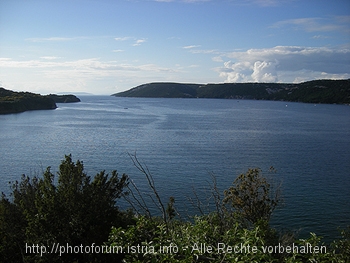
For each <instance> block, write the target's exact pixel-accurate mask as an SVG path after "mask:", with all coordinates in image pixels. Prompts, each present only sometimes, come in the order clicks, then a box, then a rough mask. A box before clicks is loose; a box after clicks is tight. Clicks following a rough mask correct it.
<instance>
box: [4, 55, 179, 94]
mask: <svg viewBox="0 0 350 263" xmlns="http://www.w3.org/2000/svg"><path fill="white" fill-rule="evenodd" d="M176 73H177V70H176V69H175V70H174V69H171V68H167V67H162V66H159V65H156V64H128V63H118V62H117V61H102V60H101V59H99V58H88V59H79V60H70V61H62V60H50V59H49V60H48V59H37V60H14V59H11V58H0V79H1V81H2V83H3V85H4V86H5V88H8V89H13V90H24V89H25V90H31V91H35V92H39V93H55V92H59V91H61V90H62V89H64V90H71V91H72V92H73V91H87V92H92V93H96V92H97V93H99V94H106V93H107V92H109V91H108V90H110V88H111V87H115V85H116V83H122V82H123V84H122V85H123V86H124V88H123V89H126V88H131V87H132V86H134V85H136V84H140V83H139V82H143V81H144V82H148V81H149V80H148V79H149V78H152V80H154V79H162V78H164V77H166V76H171V75H172V74H176ZM19 75H20V76H21V78H18V76H19ZM135 82H136V83H135ZM97 87H102V89H100V90H98V88H97ZM113 92H116V91H115V90H113V91H112V92H110V94H111V93H113Z"/></svg>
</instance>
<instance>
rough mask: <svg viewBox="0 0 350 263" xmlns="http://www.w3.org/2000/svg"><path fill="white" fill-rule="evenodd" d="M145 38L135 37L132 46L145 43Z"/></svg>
mask: <svg viewBox="0 0 350 263" xmlns="http://www.w3.org/2000/svg"><path fill="white" fill-rule="evenodd" d="M145 42H146V39H137V40H136V42H135V43H134V44H133V46H134V47H136V46H140V45H141V44H142V43H145Z"/></svg>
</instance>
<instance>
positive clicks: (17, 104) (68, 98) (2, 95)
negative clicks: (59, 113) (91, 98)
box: [0, 87, 80, 114]
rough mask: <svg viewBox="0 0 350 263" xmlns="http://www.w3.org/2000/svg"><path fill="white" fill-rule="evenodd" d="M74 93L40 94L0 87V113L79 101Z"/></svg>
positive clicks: (52, 106) (50, 106)
mask: <svg viewBox="0 0 350 263" xmlns="http://www.w3.org/2000/svg"><path fill="white" fill-rule="evenodd" d="M79 101H80V99H79V98H77V97H75V96H74V95H55V94H50V95H45V96H44V95H40V94H36V93H31V92H15V91H11V90H7V89H4V88H1V87H0V114H10V113H19V112H24V111H30V110H51V109H56V108H57V105H56V103H64V102H79Z"/></svg>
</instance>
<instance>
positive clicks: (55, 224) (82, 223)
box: [0, 155, 129, 262]
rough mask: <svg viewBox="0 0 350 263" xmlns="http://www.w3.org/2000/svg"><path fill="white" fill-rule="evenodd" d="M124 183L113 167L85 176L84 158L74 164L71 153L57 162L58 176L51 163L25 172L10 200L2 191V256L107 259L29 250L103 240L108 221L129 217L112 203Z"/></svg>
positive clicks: (112, 223) (122, 222) (34, 259)
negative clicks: (41, 169) (40, 171)
mask: <svg viewBox="0 0 350 263" xmlns="http://www.w3.org/2000/svg"><path fill="white" fill-rule="evenodd" d="M127 184H128V177H127V176H126V175H125V174H123V175H122V176H118V174H117V172H116V171H113V172H112V174H111V175H108V174H106V173H105V172H104V171H102V172H100V173H98V174H97V175H96V176H95V177H94V178H91V177H90V176H87V174H86V173H85V172H84V166H83V163H82V162H80V161H77V162H76V163H74V162H73V161H72V158H71V156H70V155H69V156H65V160H63V161H62V163H61V165H60V166H59V172H58V177H57V178H56V177H55V175H54V174H52V173H51V170H50V167H48V168H47V170H46V171H45V172H44V174H43V176H42V177H33V178H29V177H27V176H23V177H22V180H21V182H15V183H14V185H13V187H12V194H11V199H8V198H7V197H6V196H5V195H4V194H3V196H2V199H1V201H0V261H1V262H74V261H77V262H78V261H79V262H95V261H96V260H100V262H102V261H104V262H105V260H107V258H106V256H105V255H103V254H85V253H64V254H62V255H58V254H57V253H45V254H38V253H33V251H37V249H36V248H37V247H35V246H36V245H39V246H40V248H44V246H45V247H46V248H47V250H48V251H50V252H57V249H56V248H54V249H53V250H51V248H52V246H56V245H57V246H58V244H59V245H65V244H70V245H72V246H76V245H79V246H80V245H83V246H85V245H91V244H93V243H94V244H96V245H101V244H103V242H104V241H106V240H107V238H108V234H109V232H110V229H111V227H112V226H122V225H126V221H129V219H128V215H127V213H125V212H121V211H119V209H118V207H117V206H116V201H117V199H119V198H120V197H121V196H122V194H124V191H125V190H124V188H125V187H126V186H127ZM33 245H34V247H33ZM28 246H31V248H30V249H29V247H28ZM28 252H31V253H28Z"/></svg>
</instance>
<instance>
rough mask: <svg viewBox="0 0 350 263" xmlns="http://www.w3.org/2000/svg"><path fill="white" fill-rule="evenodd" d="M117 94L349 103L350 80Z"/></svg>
mask: <svg viewBox="0 0 350 263" xmlns="http://www.w3.org/2000/svg"><path fill="white" fill-rule="evenodd" d="M113 96H117V97H153V98H217V99H251V100H277V101H292V102H307V103H328V104H333V103H336V104H350V80H314V81H307V82H303V83H299V84H288V83H222V84H184V83H167V82H165V83H162V82H158V83H149V84H144V85H140V86H137V87H135V88H132V89H130V90H127V91H124V92H120V93H116V94H113Z"/></svg>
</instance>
